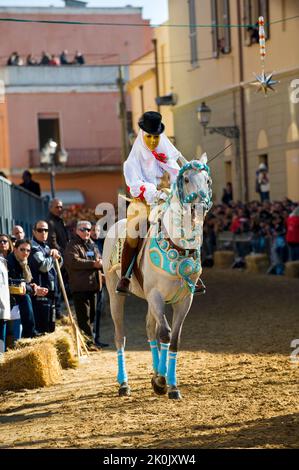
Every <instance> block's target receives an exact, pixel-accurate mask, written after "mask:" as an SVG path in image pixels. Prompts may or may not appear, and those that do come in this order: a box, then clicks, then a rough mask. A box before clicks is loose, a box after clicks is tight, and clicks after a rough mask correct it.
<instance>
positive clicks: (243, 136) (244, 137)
mask: <svg viewBox="0 0 299 470" xmlns="http://www.w3.org/2000/svg"><path fill="white" fill-rule="evenodd" d="M237 16H238V19H237V23H238V24H239V25H241V21H242V19H241V0H237ZM238 43H239V44H238V45H239V81H240V118H241V126H240V127H241V140H242V144H241V145H242V154H243V183H244V184H242V188H243V191H242V192H243V201H245V202H247V201H248V162H247V135H246V113H245V91H244V87H243V86H242V83H243V82H244V61H243V41H242V28H238Z"/></svg>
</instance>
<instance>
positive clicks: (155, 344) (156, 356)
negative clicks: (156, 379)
mask: <svg viewBox="0 0 299 470" xmlns="http://www.w3.org/2000/svg"><path fill="white" fill-rule="evenodd" d="M149 344H150V347H151V352H152V359H153V369H154V371H155V372H158V367H159V348H158V341H156V340H154V341H150V342H149Z"/></svg>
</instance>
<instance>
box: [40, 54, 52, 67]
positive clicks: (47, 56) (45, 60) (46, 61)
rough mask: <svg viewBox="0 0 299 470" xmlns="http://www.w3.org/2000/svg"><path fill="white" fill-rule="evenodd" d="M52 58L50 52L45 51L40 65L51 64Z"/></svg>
mask: <svg viewBox="0 0 299 470" xmlns="http://www.w3.org/2000/svg"><path fill="white" fill-rule="evenodd" d="M50 60H51V57H50V54H48V52H45V51H43V52H42V56H41V60H40V62H39V65H49V63H50Z"/></svg>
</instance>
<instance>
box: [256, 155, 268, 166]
mask: <svg viewBox="0 0 299 470" xmlns="http://www.w3.org/2000/svg"><path fill="white" fill-rule="evenodd" d="M262 163H263V164H264V165H266V167H267V168H269V166H268V154H267V153H264V154H262V155H259V156H258V164H259V165H261V164H262Z"/></svg>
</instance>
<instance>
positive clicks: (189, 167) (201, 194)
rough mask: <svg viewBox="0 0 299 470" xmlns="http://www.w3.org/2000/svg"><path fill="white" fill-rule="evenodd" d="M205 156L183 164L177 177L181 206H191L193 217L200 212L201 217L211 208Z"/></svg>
mask: <svg viewBox="0 0 299 470" xmlns="http://www.w3.org/2000/svg"><path fill="white" fill-rule="evenodd" d="M207 161H208V158H207V154H206V153H204V154H203V155H202V157H201V159H200V160H192V161H191V162H188V163H185V165H184V166H183V167H182V168H181V169H180V171H179V174H178V177H177V194H178V199H179V202H180V204H181V205H182V206H184V205H185V204H191V212H192V214H193V215H194V216H195V215H196V213H197V212H198V211H199V210H201V211H202V214H203V216H205V214H206V213H207V212H208V211H209V210H210V208H211V207H212V179H211V176H210V168H209V167H208V165H207Z"/></svg>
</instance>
